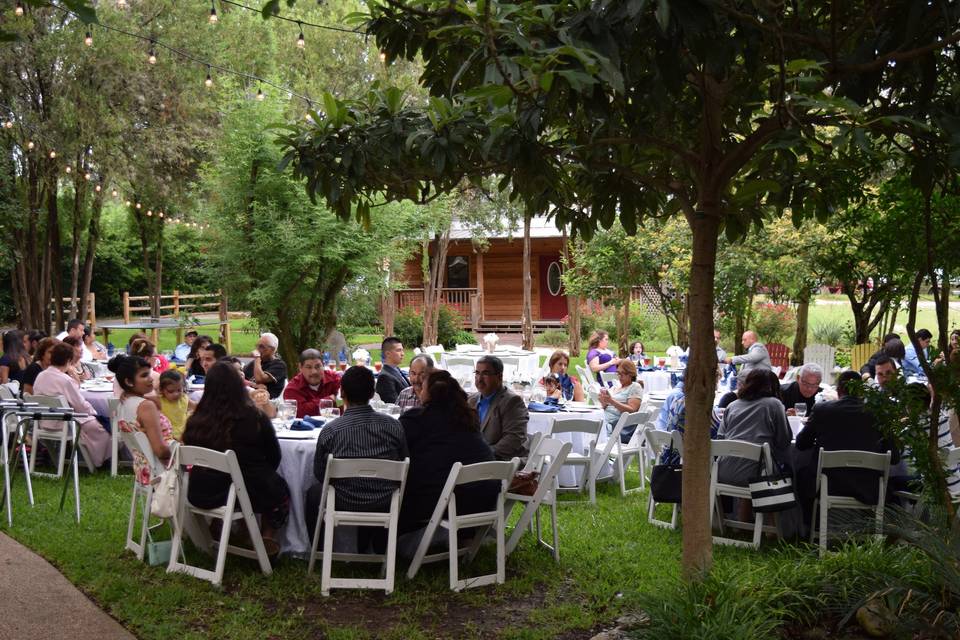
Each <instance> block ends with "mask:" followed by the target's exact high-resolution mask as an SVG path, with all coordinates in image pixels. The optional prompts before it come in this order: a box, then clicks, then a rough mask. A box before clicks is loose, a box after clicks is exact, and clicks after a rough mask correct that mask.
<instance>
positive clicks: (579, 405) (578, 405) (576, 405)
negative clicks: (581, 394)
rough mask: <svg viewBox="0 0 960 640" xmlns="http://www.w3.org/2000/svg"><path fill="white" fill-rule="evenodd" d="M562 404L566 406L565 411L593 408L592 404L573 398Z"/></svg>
mask: <svg viewBox="0 0 960 640" xmlns="http://www.w3.org/2000/svg"><path fill="white" fill-rule="evenodd" d="M563 406H564V407H566V409H567V411H574V410H576V409H588V410H590V411H592V410H593V409H594V407H593V406H591V405H590V404H587V403H586V402H575V401H573V400H571V401H569V402H566V403H564V405H563Z"/></svg>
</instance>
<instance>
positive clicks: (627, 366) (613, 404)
mask: <svg viewBox="0 0 960 640" xmlns="http://www.w3.org/2000/svg"><path fill="white" fill-rule="evenodd" d="M617 377H618V378H619V380H620V386H619V387H618V388H616V389H606V388H604V389H600V398H599V399H600V406H601V407H603V421H604V422H605V423H606V427H607V435H609V434H611V433H613V427H614V426H616V424H617V421H618V420H620V414H622V413H623V412H627V413H634V412H635V411H637V410H639V409H640V405H641V404H642V403H643V382H638V381H637V365H635V364H633V362H631V361H630V360H621V361H620V363H619V364H617ZM636 429H637V427H636V425H634V426H631V427H627V428H626V429H624V430H623V431H621V432H620V441H621V442H623V443H627V442H630V437H631V436H633V432H634V431H636Z"/></svg>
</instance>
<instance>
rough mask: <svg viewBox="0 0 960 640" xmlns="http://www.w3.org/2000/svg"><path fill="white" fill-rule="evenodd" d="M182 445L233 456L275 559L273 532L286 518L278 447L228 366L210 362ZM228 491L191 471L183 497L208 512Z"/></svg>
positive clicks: (212, 475)
mask: <svg viewBox="0 0 960 640" xmlns="http://www.w3.org/2000/svg"><path fill="white" fill-rule="evenodd" d="M183 444H185V445H190V446H193V447H205V448H207V449H213V450H215V451H226V450H228V449H232V450H233V451H234V452H235V453H236V454H237V462H239V464H240V472H241V473H242V474H243V483H244V485H246V489H247V494H248V495H249V496H250V504H251V505H252V506H253V511H254V512H255V513H259V514H260V515H261V522H260V535H261V536H263V544H264V546H265V547H266V550H267V554H268V555H271V556H272V555H276V554H277V553H279V551H280V546H279V544H278V543H277V542H276V535H277V531H278V530H279V529H280V528H281V527H282V526H283V525H284V524H285V523H286V521H287V515H288V514H289V512H290V490H289V489H288V488H287V483H286V481H285V480H284V479H283V478H282V477H280V474H279V473H277V467H279V466H280V443H279V442H277V434H276V433H275V432H274V430H273V425H271V424H270V419H269V418H267V417H266V416H265V415H264V414H263V413H262V412H261V411H259V410H258V409H257V407H256V406H254V404H253V401H252V400H251V399H250V394H249V393H247V388H246V386H245V385H244V382H243V378H241V377H240V376H239V375H238V374H237V370H236V369H235V368H234V366H233V365H232V364H230V363H229V362H216V363H214V365H213V366H211V367H210V369H209V370H208V371H207V376H206V379H205V381H204V391H203V397H202V398H200V402H199V403H198V404H197V408H196V410H195V411H194V412H193V415H191V416H190V417H189V418H188V419H187V428H186V430H185V431H184V432H183ZM229 487H230V478H229V477H228V476H226V475H224V474H223V473H220V472H218V471H211V470H209V469H194V470H192V471H191V472H190V487H189V489H188V497H189V499H190V502H191V503H192V504H194V505H196V506H198V507H200V508H204V509H213V508H214V507H220V506H223V505H224V504H226V502H227V492H228V490H229Z"/></svg>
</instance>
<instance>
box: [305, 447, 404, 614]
mask: <svg viewBox="0 0 960 640" xmlns="http://www.w3.org/2000/svg"><path fill="white" fill-rule="evenodd" d="M409 468H410V458H404V459H403V460H402V461H397V460H382V459H378V458H351V459H343V458H341V459H338V458H334V457H333V454H332V453H331V454H329V455H328V456H327V467H326V473H324V477H323V487H322V490H321V492H320V510H319V513H318V514H317V526H316V528H315V529H314V533H313V544H312V545H311V547H310V563H309V564H308V565H307V573H311V572H312V571H313V567H314V564H315V563H316V560H317V556H318V555H320V556H321V565H322V566H321V570H320V594H321V595H324V596H328V595H330V589H331V588H333V589H383V590H384V591H385V592H386V593H387V594H388V595H389V594H391V593H393V585H394V575H395V573H396V566H397V523H398V521H399V518H400V501H401V500H402V499H403V489H404V487H405V485H406V482H407V470H408V469H409ZM345 478H364V479H369V480H377V481H383V482H396V483H399V484H398V485H397V488H396V489H394V490H393V493H392V494H391V496H390V510H389V511H341V510H338V509H337V507H336V505H337V490H336V482H335V481H336V480H338V479H345ZM338 526H352V527H377V528H380V529H386V530H387V552H386V553H385V554H383V553H334V551H333V538H334V530H335V529H336V528H337V527H338ZM321 527H323V553H320V554H318V552H317V546H318V545H319V544H320V531H321ZM335 560H336V561H345V562H375V563H382V564H383V573H384V577H383V578H379V579H368V578H335V577H333V575H332V571H333V562H334V561H335Z"/></svg>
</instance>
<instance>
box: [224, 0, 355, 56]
mask: <svg viewBox="0 0 960 640" xmlns="http://www.w3.org/2000/svg"><path fill="white" fill-rule="evenodd" d="M220 4H228V5H230V6H231V7H237V8H238V9H244V10H245V11H252V12H254V13H260V14H262V11H261V10H260V9H257V8H256V7H251V6H248V5H245V4H243V3H241V2H235V1H234V0H220ZM216 15H217V8H216V6H215V5H214V0H210V22H216V21H217V18H216V17H215V16H216ZM268 15H269V16H270V18H271V19H273V20H283V21H284V22H290V23H292V24H295V25H298V26H299V27H300V38H298V43H299V41H300V40H301V39H302V38H303V28H304V27H311V28H314V29H326V30H327V31H339V32H340V33H354V34H357V35H361V36H365V35H367V34H366V32H365V31H361V30H359V29H348V28H346V27H338V26H335V25H330V24H316V23H314V22H308V21H306V20H303V19H300V18H291V17H289V16H285V15H282V14H279V13H271V14H268ZM301 46H302V45H301Z"/></svg>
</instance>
